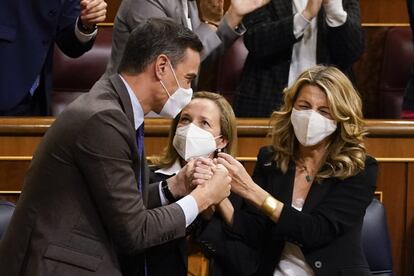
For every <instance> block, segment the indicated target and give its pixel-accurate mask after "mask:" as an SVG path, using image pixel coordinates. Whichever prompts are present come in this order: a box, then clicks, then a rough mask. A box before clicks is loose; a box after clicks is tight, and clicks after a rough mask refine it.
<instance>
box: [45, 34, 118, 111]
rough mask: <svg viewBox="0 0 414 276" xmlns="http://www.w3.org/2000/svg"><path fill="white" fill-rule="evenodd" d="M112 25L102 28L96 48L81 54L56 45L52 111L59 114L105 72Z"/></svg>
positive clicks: (109, 52) (94, 46) (97, 38)
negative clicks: (73, 54)
mask: <svg viewBox="0 0 414 276" xmlns="http://www.w3.org/2000/svg"><path fill="white" fill-rule="evenodd" d="M111 44H112V27H101V28H99V31H98V34H97V37H96V41H95V44H94V45H93V48H92V49H91V50H90V51H88V52H87V53H85V54H84V55H82V56H81V57H79V58H76V59H73V58H70V57H67V56H65V54H63V53H62V52H61V51H60V50H59V48H58V47H55V51H54V57H53V62H54V65H53V93H52V98H51V101H52V115H54V116H56V115H58V114H59V113H60V112H62V111H63V109H64V108H65V107H66V106H67V105H68V104H69V103H70V102H72V101H73V100H74V99H76V98H77V97H78V96H79V95H81V94H82V93H85V92H88V91H89V89H90V88H91V87H92V86H93V85H94V83H95V82H96V81H97V80H98V79H99V78H100V77H101V76H102V74H103V73H104V72H105V68H106V64H107V62H108V60H109V56H110V54H111Z"/></svg>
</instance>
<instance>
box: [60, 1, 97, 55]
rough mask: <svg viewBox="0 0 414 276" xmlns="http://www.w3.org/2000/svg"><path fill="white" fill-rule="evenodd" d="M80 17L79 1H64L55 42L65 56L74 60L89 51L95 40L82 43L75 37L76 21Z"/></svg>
mask: <svg viewBox="0 0 414 276" xmlns="http://www.w3.org/2000/svg"><path fill="white" fill-rule="evenodd" d="M79 15H80V4H79V0H67V1H64V4H63V7H62V10H61V14H59V15H57V16H59V19H58V26H57V31H56V38H55V42H56V44H57V45H58V46H59V48H60V49H61V50H62V52H63V53H65V55H67V56H69V57H72V58H76V57H79V56H81V55H83V54H84V53H85V52H87V51H89V50H90V49H91V48H92V46H93V43H94V41H95V39H94V38H93V39H91V40H90V41H88V42H86V43H82V42H80V41H79V40H78V38H77V37H76V35H75V25H76V19H77V18H78V17H79Z"/></svg>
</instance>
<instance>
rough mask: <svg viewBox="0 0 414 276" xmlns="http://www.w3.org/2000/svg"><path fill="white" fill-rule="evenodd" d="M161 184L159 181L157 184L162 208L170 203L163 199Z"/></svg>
mask: <svg viewBox="0 0 414 276" xmlns="http://www.w3.org/2000/svg"><path fill="white" fill-rule="evenodd" d="M161 183H162V181H160V183H159V184H158V192H159V193H160V200H161V206H164V205H168V204H170V202H168V200H167V199H166V198H165V195H164V193H163V192H162V186H161ZM171 203H172V202H171Z"/></svg>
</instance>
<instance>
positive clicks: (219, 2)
mask: <svg viewBox="0 0 414 276" xmlns="http://www.w3.org/2000/svg"><path fill="white" fill-rule="evenodd" d="M197 2H198V7H199V11H200V13H201V14H200V17H201V20H202V21H207V22H211V23H214V24H215V25H219V23H220V20H221V18H222V17H223V14H224V0H200V1H197Z"/></svg>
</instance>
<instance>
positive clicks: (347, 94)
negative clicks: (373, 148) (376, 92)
mask: <svg viewBox="0 0 414 276" xmlns="http://www.w3.org/2000/svg"><path fill="white" fill-rule="evenodd" d="M306 85H314V86H317V87H319V88H320V89H321V90H322V91H323V92H324V93H325V94H326V98H327V101H328V106H329V108H330V111H331V116H332V119H333V120H335V121H336V122H337V123H338V127H337V130H336V131H335V132H334V133H333V134H332V135H331V139H330V142H329V145H328V147H327V152H326V155H325V162H324V164H322V166H321V168H320V170H319V172H318V173H317V175H316V179H317V180H318V181H320V180H321V179H324V178H329V177H337V178H340V179H344V178H347V177H350V176H353V175H355V174H357V173H358V172H359V171H361V170H363V169H364V167H365V156H366V150H365V146H364V143H363V138H364V136H365V134H366V132H365V130H364V125H365V122H364V120H363V115H362V102H361V98H360V97H359V95H358V92H357V91H356V90H355V89H354V87H353V85H352V83H351V82H350V80H349V79H348V78H347V77H346V76H345V75H344V74H343V73H342V72H341V71H340V70H339V69H337V68H335V67H327V66H320V65H319V66H315V67H313V68H311V69H309V70H306V71H304V72H303V73H302V74H301V75H300V76H299V77H298V79H297V80H296V82H295V83H294V84H293V85H292V86H291V87H288V88H286V89H285V90H284V91H283V93H284V104H283V105H282V106H281V108H280V109H279V110H278V111H275V112H273V114H272V116H271V124H272V125H273V128H272V130H271V133H270V134H271V137H272V146H273V148H274V150H275V157H274V159H275V161H276V163H277V165H278V166H279V168H281V170H282V171H283V172H286V171H287V169H288V165H289V162H291V161H293V162H296V161H298V160H297V149H298V143H299V142H298V141H297V139H296V137H295V133H294V130H293V126H292V123H291V121H290V116H291V113H292V109H293V105H294V103H295V101H296V99H297V97H298V95H299V93H300V92H301V90H302V88H303V87H304V86H306Z"/></svg>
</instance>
